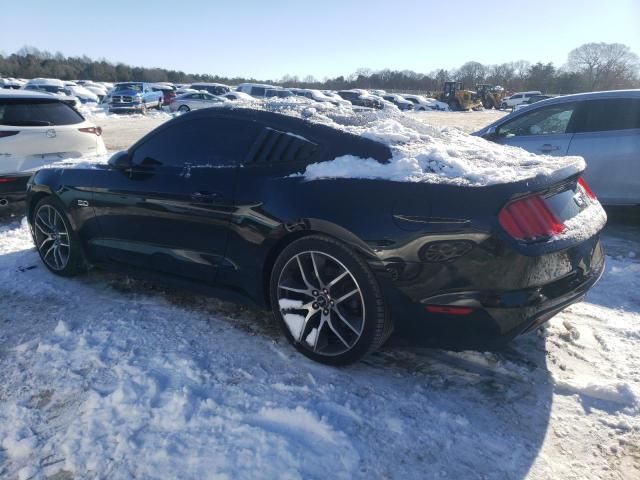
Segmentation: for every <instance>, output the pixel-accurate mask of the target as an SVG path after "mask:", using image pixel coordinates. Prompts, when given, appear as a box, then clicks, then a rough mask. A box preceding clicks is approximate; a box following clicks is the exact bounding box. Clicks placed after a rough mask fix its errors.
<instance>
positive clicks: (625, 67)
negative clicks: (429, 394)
mask: <svg viewBox="0 0 640 480" xmlns="http://www.w3.org/2000/svg"><path fill="white" fill-rule="evenodd" d="M639 69H640V59H639V58H638V55H636V54H635V53H633V52H632V51H631V49H630V48H629V47H628V46H626V45H623V44H621V43H602V42H601V43H585V44H584V45H582V46H580V47H578V48H576V49H574V50H571V52H569V57H568V59H567V70H568V71H570V72H576V73H580V74H582V75H583V76H584V77H585V81H586V83H587V86H588V87H589V88H590V90H592V91H593V90H610V89H612V88H623V87H626V86H629V85H631V84H633V83H634V81H635V80H636V79H637V78H638V70H639Z"/></svg>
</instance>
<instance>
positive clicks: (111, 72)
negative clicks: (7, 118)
mask: <svg viewBox="0 0 640 480" xmlns="http://www.w3.org/2000/svg"><path fill="white" fill-rule="evenodd" d="M0 76H2V77H16V78H35V77H51V78H59V79H62V80H73V79H78V80H81V79H91V80H95V81H104V82H123V81H133V80H137V81H145V82H172V83H193V82H219V83H225V84H230V85H236V84H238V83H243V82H256V81H257V80H256V79H254V78H241V77H235V78H229V77H224V76H220V75H212V74H191V73H185V72H182V71H179V70H168V69H164V68H147V67H132V66H130V65H125V64H123V63H111V62H109V61H107V60H104V59H101V60H93V59H91V58H89V57H87V56H82V57H65V56H64V55H63V54H62V53H60V52H58V53H55V54H52V53H50V52H47V51H42V50H38V49H37V48H33V47H23V48H22V49H20V50H19V51H18V52H16V53H13V54H11V55H8V56H5V55H0ZM447 80H455V81H459V82H462V84H463V85H464V87H465V88H468V89H475V86H476V85H478V84H481V83H486V84H491V85H500V86H502V87H503V88H505V89H506V90H508V91H519V90H541V91H543V92H546V93H558V94H566V93H577V92H585V91H595V90H612V89H622V88H638V87H640V59H639V57H638V55H637V54H636V53H634V52H632V51H631V49H630V48H629V47H628V46H626V45H623V44H619V43H587V44H584V45H581V46H580V47H578V48H576V49H574V50H572V51H571V52H570V53H569V55H568V57H567V62H566V63H565V64H564V65H562V66H561V67H560V68H558V67H556V66H555V65H553V63H546V64H545V63H540V62H538V63H534V64H531V63H529V62H527V61H525V60H519V61H515V62H508V63H502V64H499V65H484V64H482V63H480V62H475V61H470V62H466V63H465V64H464V65H462V66H461V67H459V68H457V69H452V70H445V69H439V70H434V71H432V72H430V73H428V74H423V73H417V72H414V71H412V70H402V71H399V70H389V69H384V70H380V71H375V72H374V71H371V70H369V69H360V70H358V71H356V72H355V73H354V74H352V75H348V76H338V77H335V78H325V79H324V80H317V79H316V78H314V77H313V76H310V75H309V76H306V77H302V78H299V77H298V76H291V75H285V76H284V77H283V78H280V79H276V80H261V81H260V83H272V84H278V85H283V86H286V87H303V88H320V89H331V90H340V89H348V88H366V89H383V90H387V91H403V92H435V91H438V90H441V89H442V84H443V83H444V82H445V81H447Z"/></svg>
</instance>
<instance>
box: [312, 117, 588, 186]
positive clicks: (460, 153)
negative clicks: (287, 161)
mask: <svg viewBox="0 0 640 480" xmlns="http://www.w3.org/2000/svg"><path fill="white" fill-rule="evenodd" d="M366 116H367V120H368V121H365V122H363V124H361V125H353V124H352V125H341V124H338V123H336V122H324V123H329V124H332V126H335V127H336V128H340V129H342V130H345V131H348V132H350V133H353V134H356V135H361V136H363V137H366V138H370V139H372V140H376V141H379V142H382V143H384V144H386V145H388V146H389V147H390V149H391V152H392V158H391V161H390V162H389V163H388V164H384V165H383V164H379V163H378V162H377V161H376V160H374V159H361V158H357V157H353V156H344V157H339V158H336V159H335V160H332V161H328V162H321V163H316V164H312V165H309V166H308V167H307V168H306V170H305V172H304V174H303V175H304V176H305V177H306V178H307V179H308V180H313V179H319V178H368V179H386V180H393V181H405V182H430V183H453V184H458V185H468V186H482V185H491V184H497V183H509V182H515V181H519V180H525V179H529V178H534V177H536V176H548V175H551V174H553V173H554V172H556V171H558V170H560V169H567V172H568V174H569V173H574V172H578V171H581V170H583V169H584V167H585V163H584V160H583V159H582V158H581V157H551V156H545V155H535V154H533V153H529V152H526V151H525V150H522V149H520V148H515V147H510V146H502V145H498V144H496V143H493V142H488V141H486V140H484V139H483V138H480V137H475V136H471V135H468V134H465V133H463V132H461V131H459V130H457V129H454V128H443V129H437V128H434V127H432V126H429V125H425V124H423V123H422V122H419V121H417V120H414V119H411V118H409V117H407V116H405V115H403V114H396V113H389V112H386V113H385V112H378V113H375V114H367V115H366ZM311 120H313V118H311Z"/></svg>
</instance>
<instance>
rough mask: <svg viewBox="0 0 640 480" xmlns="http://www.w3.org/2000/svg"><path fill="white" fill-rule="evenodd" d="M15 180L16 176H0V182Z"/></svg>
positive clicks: (16, 179)
mask: <svg viewBox="0 0 640 480" xmlns="http://www.w3.org/2000/svg"><path fill="white" fill-rule="evenodd" d="M17 181H18V178H17V177H0V183H13V182H17Z"/></svg>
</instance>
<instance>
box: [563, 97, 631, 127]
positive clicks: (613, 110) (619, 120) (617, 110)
mask: <svg viewBox="0 0 640 480" xmlns="http://www.w3.org/2000/svg"><path fill="white" fill-rule="evenodd" d="M635 128H640V99H629V98H615V99H602V100H588V101H585V102H583V103H582V105H581V118H580V121H579V123H578V126H577V129H576V133H579V132H607V131H611V130H631V129H635Z"/></svg>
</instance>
